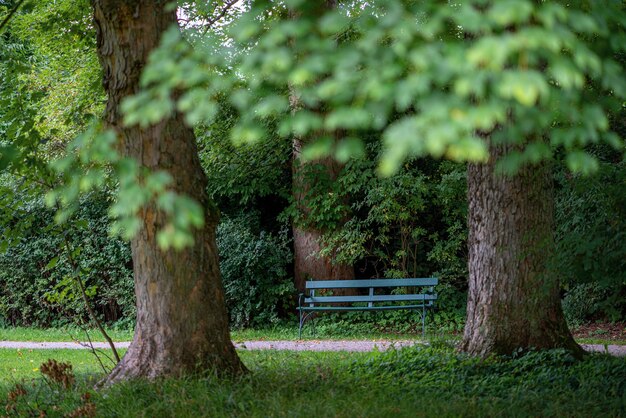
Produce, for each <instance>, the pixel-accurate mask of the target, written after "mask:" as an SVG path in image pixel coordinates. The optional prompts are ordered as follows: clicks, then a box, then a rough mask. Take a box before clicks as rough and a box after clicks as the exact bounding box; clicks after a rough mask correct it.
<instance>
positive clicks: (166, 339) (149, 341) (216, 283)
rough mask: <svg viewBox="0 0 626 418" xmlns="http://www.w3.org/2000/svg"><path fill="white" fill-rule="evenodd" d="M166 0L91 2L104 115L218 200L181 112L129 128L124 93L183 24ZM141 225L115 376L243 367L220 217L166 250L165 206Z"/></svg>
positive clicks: (153, 160)
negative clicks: (220, 250) (127, 334)
mask: <svg viewBox="0 0 626 418" xmlns="http://www.w3.org/2000/svg"><path fill="white" fill-rule="evenodd" d="M166 4H167V2H164V1H159V0H125V1H121V0H92V5H93V12H94V23H95V26H96V30H97V41H98V55H99V58H100V63H101V65H102V69H103V74H104V79H103V84H104V88H105V90H106V92H107V94H108V102H107V106H106V111H105V123H106V124H107V126H108V127H111V128H113V129H115V130H116V131H117V133H118V135H119V137H120V139H121V150H122V153H123V154H124V155H125V156H129V157H133V158H135V159H136V160H137V161H139V162H140V164H142V165H143V166H145V167H147V168H149V169H150V170H166V171H168V172H169V173H170V175H171V176H172V177H173V178H174V184H173V186H172V188H173V190H174V191H176V192H178V193H183V194H186V195H187V196H190V197H192V198H194V199H196V200H197V201H198V202H200V203H201V204H202V205H203V206H204V207H206V208H210V207H211V206H210V205H209V201H208V196H207V194H206V185H207V181H206V177H205V175H204V172H203V171H202V168H201V166H200V161H199V158H198V152H197V148H196V140H195V137H194V134H193V131H192V129H191V128H189V127H188V126H186V125H185V123H184V121H183V119H182V117H181V115H178V114H176V115H174V116H173V117H171V118H169V119H166V120H163V121H162V122H160V123H158V124H156V125H153V126H151V127H149V128H146V129H141V128H139V127H131V128H129V127H125V126H123V124H122V116H121V114H120V110H119V103H120V101H121V100H122V99H123V98H124V97H126V96H129V95H132V94H134V93H136V92H137V91H138V88H139V75H140V73H141V71H142V69H143V67H144V65H145V64H146V61H147V58H148V55H149V53H150V52H151V51H152V50H153V49H154V48H155V47H156V46H157V45H158V43H159V39H160V37H161V34H162V33H163V32H164V31H165V30H166V29H167V28H169V27H170V26H171V25H173V24H176V15H175V12H174V11H165V9H164V8H165V5H166ZM141 217H142V220H143V225H142V229H141V231H140V232H139V233H138V234H137V236H136V237H135V238H133V239H132V241H131V248H132V257H133V269H134V276H135V294H136V297H137V324H136V327H135V335H134V337H133V341H132V343H131V345H130V347H129V349H128V351H127V352H126V355H125V356H124V358H123V359H122V361H121V362H120V363H119V364H118V365H117V366H116V367H115V369H114V370H113V371H112V372H111V374H110V376H109V377H108V381H107V383H112V382H115V381H118V380H121V379H128V378H138V377H143V378H155V377H160V376H181V375H184V374H189V373H194V372H202V371H206V370H213V371H216V372H218V373H239V372H242V371H244V370H245V368H244V366H243V364H242V363H241V361H240V359H239V357H238V356H237V354H236V352H235V349H234V347H233V344H232V342H231V340H230V334H229V329H228V316H227V312H226V305H225V303H224V293H223V289H222V283H221V279H220V271H219V264H218V255H217V248H216V243H215V227H216V224H217V221H218V215H217V213H216V212H215V211H214V210H211V209H207V213H206V223H205V226H204V228H202V229H201V230H198V231H196V232H195V233H194V240H195V241H194V245H193V246H192V247H190V248H188V249H185V250H183V251H179V252H175V251H172V250H170V251H162V250H160V249H159V247H158V245H157V241H156V239H155V237H156V232H157V231H158V230H159V229H161V228H162V227H163V226H164V225H165V221H166V219H165V216H164V214H163V213H161V212H159V211H157V210H155V208H154V207H148V208H146V209H145V210H143V212H142V213H141Z"/></svg>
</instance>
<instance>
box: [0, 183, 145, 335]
mask: <svg viewBox="0 0 626 418" xmlns="http://www.w3.org/2000/svg"><path fill="white" fill-rule="evenodd" d="M16 198H17V199H18V200H21V205H20V206H19V207H18V212H17V213H14V214H13V215H14V216H13V217H12V219H11V222H10V223H7V224H5V225H4V226H0V231H2V232H3V235H5V234H8V235H11V236H13V238H12V240H11V241H10V242H8V243H7V245H6V248H5V250H4V251H2V253H0V322H1V323H4V324H7V325H12V326H18V325H21V326H25V325H30V326H33V325H34V326H58V325H71V324H77V323H78V324H80V323H83V322H85V323H86V322H88V321H89V319H88V315H87V312H86V309H85V306H84V303H83V301H82V300H81V299H80V296H79V293H78V291H77V289H76V284H75V282H74V280H75V277H76V275H77V274H79V277H80V278H81V280H83V283H84V285H85V287H86V289H87V293H88V296H89V297H90V299H91V301H92V304H93V307H94V310H95V311H96V312H97V313H98V315H99V316H100V318H101V319H103V320H105V321H106V322H108V323H109V324H111V323H114V322H119V323H123V324H126V326H128V325H129V324H131V323H132V321H133V320H134V315H135V302H134V292H133V286H134V284H133V279H132V270H131V261H130V248H129V247H128V246H127V245H126V244H125V243H123V242H122V241H120V240H119V239H112V238H110V237H109V236H108V234H107V231H108V227H109V225H108V222H107V219H106V210H107V206H108V201H107V198H106V196H105V195H103V194H100V195H91V196H90V197H89V198H87V199H83V200H82V202H81V203H82V204H81V206H80V208H79V210H78V212H77V214H76V219H79V220H80V222H78V221H76V222H74V224H73V226H74V227H73V228H72V229H69V230H67V231H59V230H58V227H57V226H56V225H55V223H54V213H53V211H51V210H49V209H47V208H46V207H45V205H44V203H43V202H42V201H41V199H37V198H34V199H33V198H31V197H29V196H27V195H25V194H21V195H19V194H18V195H17V196H16ZM14 226H19V228H20V230H19V233H15V232H13V227H14ZM5 236H6V235H5ZM66 240H67V244H69V251H71V253H72V254H73V258H74V259H75V260H76V262H77V263H78V268H79V271H76V270H75V269H74V268H73V267H72V263H71V262H70V260H69V259H68V255H69V254H68V248H67V247H66ZM5 242H6V241H5Z"/></svg>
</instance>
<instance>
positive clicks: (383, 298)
mask: <svg viewBox="0 0 626 418" xmlns="http://www.w3.org/2000/svg"><path fill="white" fill-rule="evenodd" d="M415 300H437V295H435V294H433V295H428V294H423V293H421V294H409V295H372V296H369V295H367V296H315V297H312V298H311V297H309V298H305V299H304V303H350V302H354V303H358V302H399V301H415Z"/></svg>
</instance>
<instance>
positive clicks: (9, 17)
mask: <svg viewBox="0 0 626 418" xmlns="http://www.w3.org/2000/svg"><path fill="white" fill-rule="evenodd" d="M24 1H25V0H19V1H18V2H17V4H16V5H15V7H14V8H13V9H12V10H11V11H10V12H9V14H8V15H7V17H5V18H4V20H3V21H2V23H0V32H2V28H4V27H5V26H6V25H7V24H8V23H9V21H10V20H11V18H12V17H13V15H14V14H15V12H17V10H18V9H19V8H20V6H21V5H22V3H24Z"/></svg>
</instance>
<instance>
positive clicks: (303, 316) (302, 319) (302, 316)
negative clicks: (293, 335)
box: [298, 310, 315, 340]
mask: <svg viewBox="0 0 626 418" xmlns="http://www.w3.org/2000/svg"><path fill="white" fill-rule="evenodd" d="M313 313H314V312H307V313H303V312H302V310H300V325H299V327H298V339H299V340H301V339H302V328H304V323H305V322H306V320H307V319H308V318H309V317H310V316H311V315H312V314H313ZM314 324H315V323H314Z"/></svg>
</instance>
